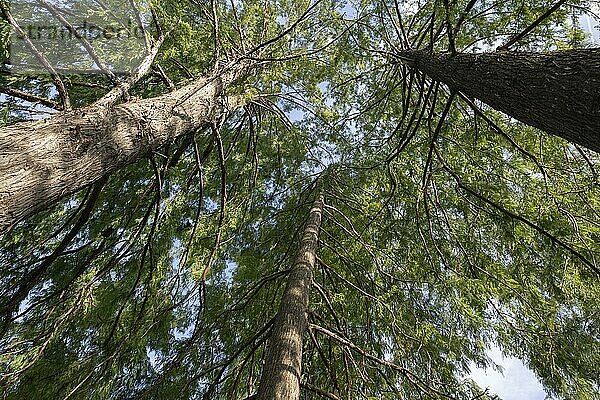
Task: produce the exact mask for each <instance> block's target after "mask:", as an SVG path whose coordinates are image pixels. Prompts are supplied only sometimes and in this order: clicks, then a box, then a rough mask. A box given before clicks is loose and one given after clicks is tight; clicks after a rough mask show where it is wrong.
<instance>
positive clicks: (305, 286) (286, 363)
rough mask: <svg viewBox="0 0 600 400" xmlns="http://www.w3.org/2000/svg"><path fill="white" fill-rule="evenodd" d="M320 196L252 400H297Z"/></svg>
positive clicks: (280, 306)
mask: <svg viewBox="0 0 600 400" xmlns="http://www.w3.org/2000/svg"><path fill="white" fill-rule="evenodd" d="M322 213H323V197H322V196H319V197H318V198H317V200H315V202H314V203H313V206H312V209H311V210H310V215H309V217H308V222H307V224H306V228H305V229H304V235H303V237H302V241H301V243H300V248H299V249H298V254H297V255H296V260H295V261H294V266H293V268H292V270H291V271H290V274H289V276H288V281H287V285H286V288H285V291H284V293H283V297H282V299H281V303H280V304H279V312H278V313H277V316H276V317H275V321H274V324H273V329H272V331H271V337H270V339H269V344H268V347H267V354H266V357H265V365H264V367H263V371H262V375H261V379H260V384H259V388H258V393H257V395H256V397H254V398H253V399H255V400H298V399H299V398H300V374H301V365H302V336H303V335H304V331H305V330H306V326H307V324H308V295H309V292H310V287H311V284H312V274H313V272H312V271H313V267H314V265H315V259H316V250H317V244H318V241H319V229H320V227H321V214H322Z"/></svg>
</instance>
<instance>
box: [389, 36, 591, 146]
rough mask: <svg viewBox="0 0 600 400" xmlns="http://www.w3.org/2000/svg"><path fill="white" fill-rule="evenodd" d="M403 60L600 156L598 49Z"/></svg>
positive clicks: (418, 54) (415, 54) (419, 55)
mask: <svg viewBox="0 0 600 400" xmlns="http://www.w3.org/2000/svg"><path fill="white" fill-rule="evenodd" d="M399 58H400V59H401V60H402V61H403V62H405V63H407V64H408V65H410V66H412V67H413V68H415V69H417V70H420V71H422V72H423V73H425V74H426V75H428V76H429V77H431V78H432V79H434V80H437V81H440V82H443V83H445V84H447V85H448V86H449V87H450V88H451V89H455V90H459V91H461V92H462V93H464V94H465V95H467V96H470V97H475V98H477V99H479V100H481V101H483V102H484V103H486V104H488V105H489V106H491V107H493V108H495V109H496V110H499V111H502V112H504V113H506V114H508V115H509V116H511V117H513V118H515V119H517V120H519V121H521V122H524V123H526V124H528V125H531V126H534V127H536V128H539V129H541V130H543V131H545V132H547V133H549V134H552V135H556V136H559V137H561V138H563V139H566V140H568V141H570V142H572V143H576V144H579V145H581V146H583V147H587V148H588V149H590V150H593V151H595V152H600V49H598V48H596V49H580V50H566V51H555V52H550V53H520V52H511V51H499V52H495V53H483V54H456V55H451V54H436V53H428V52H424V51H418V50H415V51H406V52H401V53H399Z"/></svg>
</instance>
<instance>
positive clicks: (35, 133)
mask: <svg viewBox="0 0 600 400" xmlns="http://www.w3.org/2000/svg"><path fill="white" fill-rule="evenodd" d="M247 70H248V68H247V66H245V65H244V64H238V65H236V66H234V67H232V68H229V69H228V70H226V71H225V72H223V73H221V74H218V75H215V76H210V77H207V78H202V79H198V80H197V81H195V82H193V83H191V84H189V85H187V86H184V87H182V88H181V89H178V90H176V91H174V92H172V93H169V94H165V95H162V96H159V97H155V98H149V99H144V100H139V101H130V102H127V103H123V104H120V105H113V104H112V102H111V101H106V100H105V99H101V100H100V101H98V102H97V103H94V104H92V105H90V106H88V107H85V108H81V109H77V110H72V111H67V112H64V113H61V114H59V115H57V116H55V117H52V118H48V119H43V120H37V121H28V122H22V123H18V124H15V125H11V126H8V127H5V128H2V129H0V235H1V234H2V233H4V232H5V231H6V230H8V229H9V228H10V227H11V226H12V225H13V224H15V223H16V222H18V221H20V220H21V219H23V218H26V217H28V216H30V215H33V214H34V213H36V212H39V211H41V210H44V209H46V208H48V207H50V206H51V205H53V204H54V203H56V202H57V201H58V200H60V199H61V198H63V197H65V196H68V195H69V194H72V193H75V192H76V191H78V190H79V189H81V188H83V187H85V186H87V185H89V184H91V183H93V182H96V181H98V180H99V179H101V178H102V177H104V176H107V175H108V174H110V173H112V172H114V171H116V170H118V169H120V168H122V167H124V166H126V165H128V164H131V163H133V162H135V161H137V160H139V159H140V158H141V157H144V156H145V155H147V154H149V153H150V152H152V151H153V150H156V149H158V148H160V147H161V146H163V145H165V144H167V143H168V142H169V141H172V140H173V139H175V138H176V137H178V136H181V135H186V134H190V133H193V132H195V131H197V130H198V129H200V128H202V127H205V126H207V125H210V124H211V123H213V122H214V121H215V120H217V119H219V118H220V117H221V116H222V115H223V114H224V113H228V112H230V111H232V110H233V109H235V108H238V107H240V106H241V105H242V104H243V99H242V97H228V96H225V94H224V92H225V89H226V88H227V87H228V86H229V85H230V84H231V83H232V82H233V81H235V80H237V79H239V78H240V77H241V76H243V75H244V74H245V73H246V71H247ZM111 93H112V92H111Z"/></svg>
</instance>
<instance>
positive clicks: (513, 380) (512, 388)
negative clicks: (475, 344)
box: [469, 348, 547, 400]
mask: <svg viewBox="0 0 600 400" xmlns="http://www.w3.org/2000/svg"><path fill="white" fill-rule="evenodd" d="M488 356H489V357H490V358H491V359H492V360H493V361H494V362H495V363H496V364H498V365H500V366H502V367H503V372H502V373H500V372H497V371H494V370H492V369H491V368H488V369H482V368H475V367H474V368H473V369H472V372H471V374H470V375H469V377H470V378H471V379H473V380H474V381H475V382H477V384H478V385H479V386H480V387H481V388H483V389H485V388H489V393H490V394H497V395H498V396H499V397H500V398H501V399H502V400H522V399H528V400H544V399H546V398H547V397H546V393H545V392H544V388H543V387H542V385H541V384H540V382H539V381H538V379H537V377H536V376H535V375H534V373H533V372H532V371H531V370H530V369H529V368H527V367H526V366H525V365H524V364H523V363H522V362H521V360H519V359H517V358H510V357H504V356H503V355H502V352H501V351H500V350H499V349H498V348H492V349H491V350H490V351H489V352H488Z"/></svg>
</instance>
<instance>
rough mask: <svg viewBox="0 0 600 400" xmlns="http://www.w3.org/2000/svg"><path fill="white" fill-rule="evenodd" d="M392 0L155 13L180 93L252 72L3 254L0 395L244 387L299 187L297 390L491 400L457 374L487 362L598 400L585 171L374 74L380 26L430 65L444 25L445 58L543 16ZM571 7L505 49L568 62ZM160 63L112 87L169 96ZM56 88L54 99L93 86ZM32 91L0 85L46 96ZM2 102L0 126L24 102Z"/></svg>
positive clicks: (273, 296)
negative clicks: (222, 108) (499, 358)
mask: <svg viewBox="0 0 600 400" xmlns="http://www.w3.org/2000/svg"><path fill="white" fill-rule="evenodd" d="M398 3H399V4H398V10H395V5H394V3H393V2H392V3H390V2H388V3H384V2H360V3H356V4H355V3H350V2H341V1H333V0H327V1H322V2H319V3H310V4H309V3H308V2H307V1H277V2H275V1H253V0H251V1H233V2H225V1H213V2H204V3H203V2H198V1H191V0H190V1H185V2H179V1H171V0H164V1H159V0H157V1H155V2H153V3H152V7H153V10H154V12H155V14H154V17H155V18H156V21H157V22H158V23H159V24H160V26H161V27H162V29H163V31H164V32H165V33H166V38H165V42H164V44H163V45H162V47H161V49H160V52H159V54H158V56H157V58H156V60H155V63H154V65H155V66H160V67H162V69H163V70H164V72H165V75H166V76H168V77H169V78H170V79H171V80H172V81H173V82H174V83H175V84H176V85H178V86H180V85H182V84H184V83H186V82H187V81H188V80H191V79H194V78H197V77H199V76H205V75H210V74H215V75H218V74H219V73H220V72H221V68H222V65H225V64H227V63H228V62H231V61H233V60H238V59H239V58H240V57H246V58H251V59H254V60H255V61H256V62H257V63H258V64H257V65H256V66H255V68H254V69H253V70H251V71H250V72H249V73H248V74H247V76H245V77H244V78H243V79H242V80H240V81H239V82H236V83H235V85H234V86H233V87H231V88H228V89H227V90H228V93H232V94H233V93H237V94H241V95H242V96H243V97H244V98H245V99H246V100H247V101H248V104H247V105H246V106H245V107H244V108H243V109H240V110H238V111H236V112H233V113H232V114H231V115H229V116H228V118H227V119H226V120H225V121H223V123H222V125H220V126H216V127H213V128H218V129H216V130H215V129H208V128H207V129H205V130H202V131H200V132H196V133H195V134H193V135H190V136H188V137H182V138H179V139H177V140H176V141H174V142H172V143H170V144H169V145H167V146H166V147H165V148H163V149H161V150H160V151H156V152H153V153H152V154H148V156H147V157H146V158H145V159H143V160H140V161H139V162H138V163H136V164H134V165H131V166H129V167H127V168H124V169H122V170H119V171H117V172H115V173H113V174H112V175H111V176H110V177H109V178H108V180H107V181H106V182H105V183H97V184H95V185H94V186H92V187H90V188H87V189H85V190H83V191H82V192H80V193H77V194H75V195H73V196H71V197H70V198H69V199H67V200H65V201H64V202H63V203H61V204H58V205H56V206H55V207H54V208H52V209H50V210H48V211H46V212H43V213H41V214H38V215H35V216H33V217H31V218H29V219H27V220H25V221H22V222H20V223H19V224H18V225H17V226H16V227H14V228H13V229H12V230H11V232H10V233H9V234H7V235H5V236H4V237H2V238H1V239H2V245H1V246H2V247H1V250H0V262H1V263H2V267H1V268H0V310H2V317H0V318H2V319H0V382H1V385H0V395H1V396H2V397H3V398H5V399H59V398H71V399H115V398H122V399H200V398H202V399H213V398H214V399H244V398H246V397H248V396H250V395H252V394H254V393H255V392H256V389H257V385H258V382H259V379H260V372H261V365H262V362H263V353H264V347H265V343H266V342H267V340H268V338H269V328H270V326H271V325H270V324H271V321H272V318H273V317H274V316H275V314H276V312H277V308H276V305H277V303H278V301H279V299H280V297H281V295H282V292H283V287H284V285H285V282H286V277H287V270H288V269H289V268H290V267H291V265H292V263H293V259H294V253H295V250H296V248H297V246H298V240H299V235H301V232H302V228H303V223H304V221H305V218H306V216H307V214H308V210H309V205H310V204H311V203H312V200H313V199H314V197H315V196H316V195H317V192H318V191H320V193H321V194H323V195H324V196H325V199H326V204H327V207H326V210H325V214H324V219H323V226H322V229H321V233H320V248H319V254H318V256H319V260H318V264H317V267H316V268H315V270H314V287H313V288H312V291H311V298H310V313H309V314H310V315H309V320H310V323H311V324H313V326H312V327H311V328H309V330H308V331H307V334H306V335H305V350H304V358H303V371H304V373H303V377H302V381H303V383H304V384H305V386H304V389H303V396H304V397H303V398H306V399H312V398H315V399H316V398H321V397H320V395H319V394H318V393H317V392H316V391H314V390H311V389H310V388H311V387H312V388H315V387H316V388H318V389H319V390H322V391H325V392H328V393H331V394H332V395H334V396H337V397H338V398H365V399H375V398H377V399H397V398H407V399H413V398H414V399H416V398H427V397H429V398H443V396H444V395H451V396H453V397H455V398H459V399H463V398H464V399H467V398H480V399H486V398H493V397H492V394H490V393H485V392H484V389H485V388H479V387H478V386H477V383H476V382H473V381H472V380H471V379H470V378H469V373H470V371H471V370H472V369H473V368H474V367H492V368H493V367H496V366H495V365H494V364H493V361H492V360H491V359H490V358H489V356H488V353H489V349H490V348H491V347H499V348H500V349H501V350H502V351H503V353H504V354H506V355H511V356H515V357H518V358H520V359H521V360H523V361H524V363H525V364H526V365H527V366H528V367H529V368H531V369H532V370H533V371H534V372H535V374H536V375H537V376H538V377H539V379H540V381H541V382H542V383H543V384H544V386H545V388H546V389H547V391H548V393H550V394H552V395H554V396H556V397H558V398H565V399H569V398H580V399H595V398H598V396H599V394H598V392H599V384H600V382H599V381H598V377H599V376H600V371H599V370H598V368H599V367H598V366H599V365H600V350H599V349H600V346H599V340H600V331H599V327H600V324H599V323H600V321H599V319H598V318H599V317H598V313H597V310H598V308H599V307H600V304H599V301H600V300H599V299H600V285H599V282H598V275H597V274H596V272H595V271H594V267H596V266H597V261H596V260H597V259H598V257H599V256H600V247H599V238H600V227H599V226H598V223H597V222H596V221H597V219H598V218H597V217H598V215H599V214H598V213H599V211H600V192H599V188H598V182H597V179H598V176H597V169H598V166H599V161H600V160H599V159H598V156H597V155H596V154H592V153H590V152H589V151H587V150H582V149H579V148H578V147H577V146H575V145H573V144H569V143H566V142H564V141H562V140H560V139H557V138H555V137H549V136H548V135H546V134H544V133H541V132H539V131H536V130H535V129H533V128H530V127H527V126H525V125H523V124H520V123H517V122H515V121H514V120H512V119H510V118H509V117H507V116H504V115H501V114H499V113H497V112H495V111H493V110H490V109H488V108H487V107H486V106H485V105H481V104H479V103H478V102H477V101H476V102H475V105H477V106H478V107H480V108H481V110H480V111H481V112H483V113H484V114H485V118H484V117H482V116H481V115H480V114H479V110H478V112H476V111H475V110H473V109H472V108H471V106H470V104H469V102H467V101H465V99H462V98H460V97H453V102H452V106H451V107H450V108H449V112H448V114H447V115H446V117H445V118H444V119H443V120H442V118H441V116H442V115H443V114H444V110H445V105H446V103H447V101H449V99H450V98H451V94H450V93H449V92H448V91H447V88H446V87H445V86H444V85H441V84H438V83H436V82H432V81H431V80H430V79H428V78H426V77H424V76H423V75H422V74H420V73H418V72H415V71H412V70H410V68H408V67H407V66H405V65H401V64H398V62H397V58H396V57H395V56H394V54H395V53H396V52H398V51H399V50H402V49H405V48H404V47H403V44H402V41H403V38H402V33H401V29H404V30H405V35H406V37H407V38H408V39H409V40H410V41H411V43H412V45H413V47H418V48H431V49H433V50H436V51H446V50H448V49H449V43H450V40H449V37H448V35H447V32H446V31H445V26H446V17H445V15H446V13H448V19H449V20H450V22H451V25H452V26H456V24H457V23H458V21H459V20H463V22H462V23H461V25H460V26H459V27H458V28H457V29H456V31H455V32H454V35H455V44H456V47H457V50H458V51H465V52H470V51H482V50H490V49H492V50H493V47H496V46H497V45H498V44H500V43H503V42H504V41H506V39H507V37H512V36H514V35H515V34H517V33H518V32H520V31H522V30H523V29H524V28H526V27H527V26H528V25H530V24H531V23H532V22H533V21H535V20H536V19H537V18H538V17H539V15H541V14H542V13H543V12H544V11H545V10H547V9H548V8H549V7H550V6H551V5H552V4H553V3H552V2H549V1H547V0H536V1H528V2H522V1H511V0H505V1H499V2H498V1H494V2H492V1H477V2H476V4H475V5H474V7H473V9H472V10H471V11H470V12H469V13H468V15H463V13H464V10H465V7H466V5H467V4H468V3H469V2H468V1H466V0H459V1H454V2H449V3H451V6H450V8H449V9H448V10H446V9H445V8H444V5H443V4H444V2H441V1H424V2H411V1H406V2H398ZM585 5H587V2H584V1H576V2H570V4H569V6H568V7H567V6H565V8H564V9H560V10H559V11H558V12H556V13H554V14H553V15H552V16H551V17H550V18H549V19H547V20H545V21H544V22H543V23H542V24H541V25H539V26H538V27H537V28H536V29H535V30H534V31H533V32H532V33H531V34H530V35H528V36H527V37H526V38H524V39H523V40H522V41H520V42H519V43H518V44H517V45H516V48H517V49H519V50H535V51H541V50H547V49H555V48H572V47H581V46H585V45H586V43H585V38H584V35H583V33H582V31H581V30H580V29H579V28H578V27H577V24H576V23H574V22H573V20H572V19H570V14H569V13H568V12H567V11H565V10H571V11H573V12H574V10H575V9H574V7H575V6H585ZM311 6H312V8H310V10H309V12H308V13H307V14H306V15H305V11H306V10H307V8H308V7H311ZM396 11H398V12H396ZM299 18H301V20H300V21H298V23H297V24H296V22H295V21H296V20H298V19H299ZM399 18H401V20H400V19H399ZM431 21H433V24H432V23H431ZM401 23H402V27H403V28H400V26H401ZM431 28H433V29H431ZM152 32H153V34H154V35H156V34H157V27H156V26H154V27H153V30H152ZM431 32H433V34H432V33H431ZM271 40H272V42H271ZM267 44H268V45H267ZM252 49H255V50H256V51H255V52H253V53H249V51H250V50H252ZM157 71H158V69H157V70H155V71H154V73H152V74H149V75H147V76H145V77H144V78H142V79H141V80H140V81H139V82H138V83H137V84H136V85H135V86H134V87H133V88H132V90H131V94H133V95H136V96H139V97H144V98H147V97H152V96H156V95H159V94H162V93H165V92H167V91H168V90H169V89H168V87H167V85H165V82H164V80H165V79H164V77H161V76H160V74H159V73H158V72H157ZM63 78H64V81H65V84H66V86H67V88H68V92H69V95H70V96H71V102H72V104H73V105H74V106H76V107H79V106H87V105H89V104H92V103H93V101H95V100H97V99H98V98H100V97H101V96H102V95H103V94H105V93H106V92H107V91H108V90H109V88H110V87H111V86H110V85H111V84H110V81H109V80H108V78H106V77H104V76H101V75H94V76H87V75H68V76H64V77H63ZM52 82H53V81H52V80H51V79H50V77H49V76H47V75H45V74H40V75H31V74H30V75H15V74H8V75H2V76H1V77H0V86H5V87H8V88H12V89H15V90H17V89H18V90H21V91H26V92H27V93H30V94H32V95H36V96H43V97H47V98H49V99H51V100H56V101H58V100H59V96H58V94H57V92H56V90H55V89H54V86H53V83H52ZM4 103H5V104H4V107H3V114H2V115H3V117H2V124H8V123H11V122H13V120H14V119H26V118H31V114H30V112H31V111H32V109H33V110H35V106H33V105H32V104H31V103H28V102H26V101H15V100H12V99H11V100H10V101H8V100H6V101H4ZM25 111H27V112H25ZM435 132H437V136H436V134H435ZM434 139H435V140H434ZM4 315H6V316H7V317H4ZM314 326H319V327H322V328H324V329H326V330H327V331H329V332H332V333H333V334H334V335H327V334H326V333H324V331H323V330H318V329H316V328H315V327H314ZM334 398H335V397H334Z"/></svg>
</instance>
